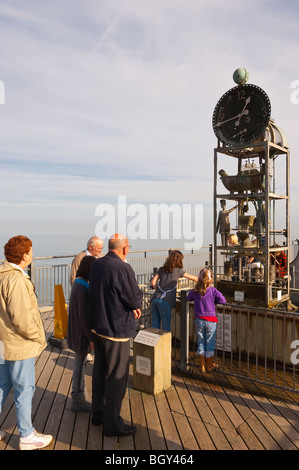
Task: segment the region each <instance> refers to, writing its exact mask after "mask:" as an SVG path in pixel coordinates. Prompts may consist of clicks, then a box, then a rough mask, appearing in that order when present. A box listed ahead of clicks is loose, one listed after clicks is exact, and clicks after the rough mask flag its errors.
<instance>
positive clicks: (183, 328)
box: [174, 289, 299, 392]
mask: <svg viewBox="0 0 299 470" xmlns="http://www.w3.org/2000/svg"><path fill="white" fill-rule="evenodd" d="M187 293H188V289H184V290H182V291H181V299H180V300H181V302H180V311H179V312H176V324H175V326H174V329H175V333H174V334H175V336H176V339H178V340H179V342H180V358H179V359H177V360H178V361H179V364H180V369H181V370H183V371H188V370H189V368H190V366H194V365H195V364H196V363H197V362H196V360H197V357H196V345H197V338H196V331H195V325H194V323H195V322H194V319H193V315H192V313H193V304H192V303H189V302H188V301H187ZM190 315H192V318H191V319H190ZM217 317H218V320H219V323H217V341H216V359H217V364H218V370H219V371H221V372H223V373H224V374H229V375H233V376H235V377H238V378H241V379H247V380H251V381H253V382H258V383H262V384H265V385H269V386H274V387H278V388H282V389H284V390H289V391H293V392H299V375H298V368H299V365H298V364H299V315H298V313H297V312H285V311H279V310H274V309H261V308H254V307H246V306H239V305H233V304H225V305H217Z"/></svg>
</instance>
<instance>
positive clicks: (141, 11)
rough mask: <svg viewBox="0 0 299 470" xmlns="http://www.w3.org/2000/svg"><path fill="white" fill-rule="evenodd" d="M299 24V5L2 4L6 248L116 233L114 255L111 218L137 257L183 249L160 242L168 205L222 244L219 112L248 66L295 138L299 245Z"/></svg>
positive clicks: (1, 198)
mask: <svg viewBox="0 0 299 470" xmlns="http://www.w3.org/2000/svg"><path fill="white" fill-rule="evenodd" d="M298 24H299V9H298V2H297V1H295V0H294V1H292V0H284V1H276V0H272V1H271V0H252V1H250V2H245V1H240V0H238V1H237V0H226V1H225V2H224V1H221V0H59V1H58V0H48V1H47V2H44V1H41V0H26V1H24V0H1V2H0V43H1V48H0V103H1V104H0V135H1V139H0V181H1V184H0V214H1V219H0V245H1V246H3V245H4V244H5V243H6V241H7V240H8V239H9V238H10V237H11V236H14V235H18V234H23V235H26V236H28V237H30V238H31V239H32V241H33V245H34V255H35V256H52V255H62V254H75V253H77V252H79V251H81V249H83V248H85V244H86V241H87V240H88V238H89V237H90V236H92V235H94V234H95V233H97V232H99V231H102V233H103V238H104V249H105V248H107V234H108V218H107V224H106V226H105V224H104V222H105V220H106V219H105V216H104V214H108V213H109V217H112V218H113V214H114V216H115V218H116V216H117V214H118V216H119V217H122V220H123V223H124V224H125V226H126V227H128V224H130V223H131V225H130V229H131V234H133V235H134V234H135V235H136V237H135V239H133V240H132V242H130V243H131V246H132V249H138V250H139V249H151V248H153V249H158V248H160V247H165V246H166V247H169V248H173V247H175V246H177V247H178V245H180V243H181V240H178V239H171V237H168V238H167V234H166V236H164V234H162V232H161V234H160V235H161V236H159V233H158V236H155V237H152V239H151V237H150V234H151V233H152V232H151V229H152V228H153V225H154V223H155V221H154V220H153V219H151V218H150V217H151V208H153V207H156V206H157V205H161V204H164V205H165V206H164V208H165V207H166V212H167V208H168V209H169V208H171V207H174V208H175V210H176V215H175V216H174V220H175V224H176V227H179V226H180V224H181V225H182V230H183V226H184V218H183V217H184V215H183V214H185V213H184V211H185V210H186V217H187V213H188V210H189V213H191V214H196V210H197V209H199V208H201V210H200V209H199V210H200V217H199V220H200V231H201V233H202V236H201V237H199V238H198V239H197V240H195V242H196V243H197V244H199V243H202V244H204V245H207V244H208V243H211V242H212V241H213V172H214V166H213V165H214V148H215V146H216V144H217V140H216V137H215V135H214V133H213V129H212V115H213V110H214V108H215V105H216V103H217V101H218V100H219V98H220V97H221V96H222V94H224V93H225V92H226V91H227V90H228V89H230V88H232V87H234V86H235V83H234V82H233V78H232V75H233V72H234V71H235V70H236V69H237V68H239V67H246V69H247V70H248V72H249V81H248V83H253V84H255V85H258V86H259V87H261V88H262V89H263V90H265V91H266V93H267V94H268V96H269V98H270V101H271V108H272V116H273V118H275V123H276V124H277V125H278V126H279V127H281V128H282V129H283V131H284V133H285V134H286V136H287V139H288V143H289V147H290V162H291V180H290V195H291V205H290V208H291V227H290V238H291V240H293V239H297V238H299V218H298V217H296V211H297V209H296V208H297V207H298V204H299V191H298V183H297V179H298V174H299V158H298V153H299V152H298V150H299V140H298V124H299V70H298V56H299V28H298ZM297 88H298V91H297ZM120 201H122V205H121V209H120ZM124 202H125V204H124ZM173 205H175V206H173ZM113 210H114V212H113ZM134 210H135V211H136V210H137V212H135V219H134V217H133V215H132V214H134ZM105 211H106V212H105ZM138 211H139V212H138ZM141 213H142V214H143V215H144V217H145V219H141V215H140V214H141ZM162 213H163V212H162ZM130 214H131V215H130ZM136 214H137V216H136ZM107 217H108V216H107ZM190 217H191V216H190ZM109 220H111V219H109ZM117 220H118V219H117ZM171 223H173V224H174V222H171ZM138 224H139V225H138ZM151 224H152V227H151ZM109 228H111V225H109ZM193 228H194V234H195V230H198V227H196V223H195V222H194V225H193ZM105 230H106V232H105ZM161 230H162V229H161ZM189 232H190V236H189V239H190V241H192V237H191V235H192V230H191V226H190V230H189ZM141 233H142V234H143V235H144V237H143V238H141V235H140V234H141ZM155 233H156V232H155ZM97 234H98V235H100V234H99V233H97ZM104 235H105V237H104ZM138 235H140V237H138ZM186 237H187V235H186V234H185V237H184V241H186V240H185V239H186ZM133 238H134V237H133ZM0 258H1V254H0Z"/></svg>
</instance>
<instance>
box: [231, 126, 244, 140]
mask: <svg viewBox="0 0 299 470" xmlns="http://www.w3.org/2000/svg"><path fill="white" fill-rule="evenodd" d="M245 132H247V129H246V128H245V129H243V130H242V131H240V132H238V134H235V135H233V136H232V138H233V139H234V138H235V137H238V135H242V134H245Z"/></svg>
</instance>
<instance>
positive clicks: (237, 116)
mask: <svg viewBox="0 0 299 470" xmlns="http://www.w3.org/2000/svg"><path fill="white" fill-rule="evenodd" d="M250 99H251V96H248V98H247V99H246V101H245V105H244V107H243V109H242V111H241V112H240V113H239V114H237V115H236V116H233V117H231V118H229V119H226V120H225V121H218V122H217V124H215V127H220V126H221V125H222V124H225V123H226V122H229V121H232V120H233V119H236V118H238V120H237V121H236V122H235V125H236V126H238V125H239V124H240V119H241V117H242V116H243V115H244V114H248V113H249V111H248V109H246V107H247V105H248V103H249V102H250Z"/></svg>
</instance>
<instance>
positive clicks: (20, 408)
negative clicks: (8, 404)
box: [0, 357, 35, 437]
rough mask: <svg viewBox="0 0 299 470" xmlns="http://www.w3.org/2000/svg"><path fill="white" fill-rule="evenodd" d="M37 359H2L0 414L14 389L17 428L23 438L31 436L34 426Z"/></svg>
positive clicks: (0, 363) (0, 361) (0, 365)
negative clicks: (33, 404)
mask: <svg viewBox="0 0 299 470" xmlns="http://www.w3.org/2000/svg"><path fill="white" fill-rule="evenodd" d="M34 366H35V358H34V357H33V358H31V359H24V360H23V361H5V360H4V359H0V413H1V411H2V408H3V406H4V403H5V401H6V398H7V396H8V394H9V392H10V390H11V389H12V388H13V390H14V401H15V409H16V417H17V428H18V431H19V434H20V436H21V437H27V436H29V435H30V434H31V433H32V432H33V431H34V428H33V426H32V420H31V412H32V397H33V394H34V390H35V370H34Z"/></svg>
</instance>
